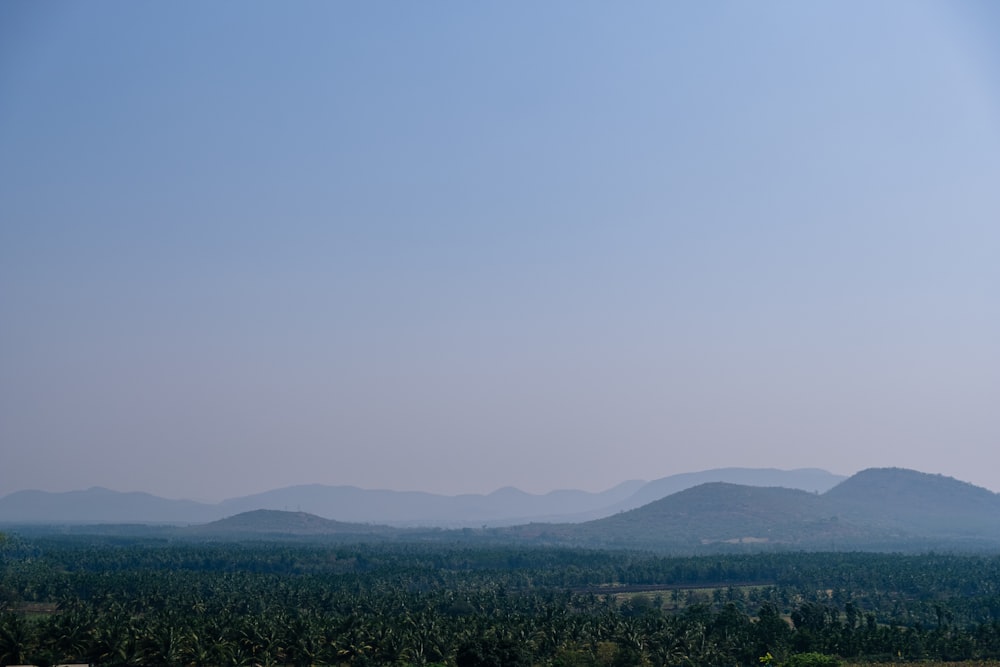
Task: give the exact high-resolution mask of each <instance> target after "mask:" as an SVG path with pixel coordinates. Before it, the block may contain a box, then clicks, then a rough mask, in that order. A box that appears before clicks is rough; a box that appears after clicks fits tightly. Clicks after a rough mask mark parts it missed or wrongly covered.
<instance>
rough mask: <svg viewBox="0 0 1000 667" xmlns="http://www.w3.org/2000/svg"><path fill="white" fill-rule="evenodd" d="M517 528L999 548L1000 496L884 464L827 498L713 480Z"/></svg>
mask: <svg viewBox="0 0 1000 667" xmlns="http://www.w3.org/2000/svg"><path fill="white" fill-rule="evenodd" d="M512 532H515V533H517V534H519V535H522V536H528V537H532V538H534V539H539V540H552V541H557V542H560V541H562V542H574V543H580V544H590V545H595V546H596V545H603V546H612V545H629V546H635V547H647V548H679V549H699V548H704V547H706V546H707V547H710V548H723V549H726V548H746V545H755V546H756V547H757V548H768V547H771V548H773V547H778V548H803V549H911V548H918V549H919V548H934V547H942V548H973V549H975V548H997V547H1000V496H998V495H997V494H995V493H992V492H991V491H988V490H986V489H982V488H979V487H976V486H973V485H971V484H968V483H966V482H960V481H958V480H955V479H952V478H949V477H944V476H942V475H929V474H926V473H920V472H916V471H912V470H902V469H898V468H882V469H870V470H865V471H862V472H860V473H858V474H857V475H855V476H853V477H851V478H849V479H848V480H846V481H844V482H842V483H841V484H839V485H838V486H836V487H834V488H833V489H831V490H830V491H827V492H826V493H824V494H814V493H807V492H805V491H800V490H795V489H783V488H757V487H749V486H741V485H735V484H725V483H711V484H703V485H700V486H697V487H694V488H691V489H686V490H684V491H681V492H679V493H676V494H673V495H671V496H668V497H666V498H662V499H660V500H657V501H655V502H652V503H650V504H648V505H645V506H643V507H640V508H638V509H635V510H631V511H628V512H621V513H619V514H616V515H614V516H611V517H607V518H604V519H599V520H596V521H590V522H586V523H582V524H578V525H560V526H543V525H540V524H535V525H532V526H524V527H519V528H517V529H515V530H513V531H512Z"/></svg>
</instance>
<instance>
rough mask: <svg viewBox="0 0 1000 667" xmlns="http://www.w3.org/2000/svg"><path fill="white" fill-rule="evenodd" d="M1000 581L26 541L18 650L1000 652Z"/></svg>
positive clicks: (600, 660) (654, 560)
mask: <svg viewBox="0 0 1000 667" xmlns="http://www.w3.org/2000/svg"><path fill="white" fill-rule="evenodd" d="M634 586H643V587H647V588H655V589H656V590H651V591H648V592H643V593H623V592H621V591H625V590H628V587H634ZM998 587H1000V557H996V556H985V555H983V556H969V555H950V554H927V555H922V556H915V555H907V556H901V555H891V554H866V553H855V554H845V553H835V554H815V553H768V554H758V555H725V556H700V557H683V558H674V557H663V556H657V555H653V554H645V553H634V552H630V553H622V552H609V551H586V550H576V549H544V548H537V549H526V548H502V547H489V548H474V547H469V546H463V545H452V546H446V545H441V544H381V545H363V544H361V545H329V546H323V545H295V544H289V543H283V544H273V543H260V544H192V543H170V542H166V541H148V540H147V541H142V540H128V539H114V540H113V539H92V538H85V537H73V538H47V539H32V540H30V541H27V540H18V539H8V540H6V541H5V542H4V543H3V544H2V545H0V664H3V665H7V664H21V663H26V662H27V663H32V664H38V665H45V664H53V663H56V662H89V663H94V664H101V665H138V664H162V665H223V664H231V665H243V664H245V665H252V664H253V665H278V664H293V665H300V664H301V665H307V664H333V665H427V664H440V665H448V666H453V667H466V666H471V665H497V666H504V667H517V666H519V665H524V666H528V665H552V666H559V665H566V666H568V665H584V666H586V665H759V664H761V662H760V660H761V658H762V657H765V658H766V657H767V656H772V657H773V662H774V663H775V664H782V663H787V662H789V661H794V660H795V656H803V655H807V654H822V655H826V656H837V657H839V658H842V659H851V660H857V659H866V660H893V661H917V660H925V659H938V660H959V659H997V658H1000V590H998ZM813 657H815V658H816V659H819V656H813Z"/></svg>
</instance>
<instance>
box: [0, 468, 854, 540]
mask: <svg viewBox="0 0 1000 667" xmlns="http://www.w3.org/2000/svg"><path fill="white" fill-rule="evenodd" d="M841 479H843V478H841V477H839V476H836V475H832V474H831V473H828V472H825V471H820V470H789V471H784V470H775V469H771V468H768V469H753V468H722V469H718V470H706V471H702V472H697V473H682V474H678V475H671V476H669V477H663V478H660V479H657V480H654V481H652V482H648V483H647V482H643V481H641V480H630V481H627V482H622V483H621V484H618V485H616V486H614V487H612V488H610V489H608V490H606V491H602V492H597V493H593V492H587V491H579V490H568V489H567V490H558V491H552V492H550V493H546V494H530V493H525V492H524V491H520V490H519V489H516V488H513V487H505V488H502V489H498V490H496V491H494V492H493V493H489V494H464V495H458V496H446V495H440V494H434V493H425V492H420V491H388V490H380V489H362V488H358V487H355V486H328V485H322V484H309V485H300V486H290V487H285V488H280V489H274V490H271V491H266V492H263V493H257V494H252V495H248V496H241V497H238V498H231V499H229V500H225V501H223V502H221V503H217V504H208V503H198V502H193V501H190V500H168V499H165V498H159V497H157V496H152V495H150V494H146V493H120V492H117V491H111V490H108V489H103V488H98V487H95V488H91V489H88V490H86V491H71V492H68V493H48V492H43V491H19V492H17V493H12V494H10V495H8V496H6V497H3V498H0V522H4V523H172V524H191V523H205V522H208V521H215V520H217V519H222V518H224V517H228V516H233V515H235V514H240V513H243V512H248V511H251V510H257V509H270V510H284V511H302V512H307V513H310V514H315V515H317V516H322V517H327V518H335V519H337V520H339V521H347V522H355V523H383V524H389V525H394V526H404V527H416V526H425V527H427V526H434V527H444V528H461V527H474V528H479V527H481V526H483V525H488V526H504V525H516V524H521V523H527V522H532V521H535V522H538V521H545V522H570V523H577V522H581V521H587V520H591V519H597V518H601V517H605V516H610V515H612V514H615V513H616V512H619V511H622V510H629V509H633V508H636V507H640V506H642V505H645V504H647V503H649V502H652V501H654V500H658V499H660V498H663V497H665V496H668V495H670V494H672V493H676V492H677V491H681V490H683V489H687V488H690V487H692V486H696V485H698V484H701V483H704V482H731V483H738V484H747V485H751V486H785V487H790V488H798V489H805V490H808V491H815V490H825V489H826V488H829V487H830V486H833V485H834V484H836V483H837V482H838V481H840V480H841Z"/></svg>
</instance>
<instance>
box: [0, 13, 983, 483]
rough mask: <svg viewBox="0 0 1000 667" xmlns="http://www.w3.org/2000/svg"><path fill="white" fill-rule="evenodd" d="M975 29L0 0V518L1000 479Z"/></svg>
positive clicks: (851, 18) (728, 16) (785, 17)
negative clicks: (694, 480) (854, 476)
mask: <svg viewBox="0 0 1000 667" xmlns="http://www.w3.org/2000/svg"><path fill="white" fill-rule="evenodd" d="M998 34H1000V9H997V6H996V4H992V3H990V2H986V1H983V2H964V3H963V2H933V3H929V2H921V1H920V0H899V1H893V0H885V1H880V2H869V1H867V0H865V1H855V2H851V1H844V0H838V1H836V2H798V1H795V2H791V1H790V2H675V3H666V2H648V3H647V2H631V3H610V2H593V3H591V2H580V1H575V0H574V1H573V2H493V3H487V2H457V1H456V2H427V3H416V2H393V3H389V2H321V3H311V2H295V3H284V2H271V3H258V2H242V1H241V2H212V3H202V2H139V3H133V2H99V1H98V2H76V3H71V2H45V1H42V2H36V1H31V2H21V1H18V0H14V1H7V2H4V3H2V4H0V318H2V319H0V494H6V493H10V492H12V491H16V490H19V489H25V488H40V489H46V490H53V491H59V490H69V489H76V488H86V487H89V486H92V485H102V486H107V487H110V488H114V489H118V490H146V491H150V492H153V493H157V494H159V495H165V496H168V497H194V498H199V499H208V500H217V499H221V498H223V497H227V496H233V495H238V494H244V493H250V492H255V491H260V490H264V489H268V488H273V487H278V486H284V485H289V484H295V483H312V482H317V483H326V484H356V485H359V486H364V487H381V488H397V489H422V490H428V491H438V492H445V493H459V492H468V491H473V492H488V491H492V490H494V489H496V488H498V487H500V486H504V485H515V486H518V487H520V488H523V489H525V490H528V491H533V492H541V491H548V490H551V489H554V488H565V487H574V488H584V489H590V490H598V489H603V488H606V487H609V486H611V485H613V484H615V483H617V482H619V481H622V480H624V479H629V478H643V479H653V478H657V477H662V476H665V475H668V474H672V473H677V472H685V471H691V470H700V469H705V468H711V467H717V466H755V467H765V466H767V467H781V468H793V467H822V468H826V469H828V470H831V471H834V472H839V473H853V472H855V471H857V470H860V469H863V468H866V467H871V466H887V465H895V466H903V467H910V468H916V469H919V470H923V471H926V472H940V473H944V474H947V475H951V476H954V477H958V478H959V479H963V480H966V481H971V482H974V483H977V484H980V485H983V486H987V487H989V488H991V489H994V490H1000V39H997V35H998Z"/></svg>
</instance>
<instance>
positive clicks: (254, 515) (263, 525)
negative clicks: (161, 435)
mask: <svg viewBox="0 0 1000 667" xmlns="http://www.w3.org/2000/svg"><path fill="white" fill-rule="evenodd" d="M394 532H396V531H395V529H393V528H390V527H388V526H371V525H367V524H356V523H347V522H344V521H333V520H331V519H324V518H323V517H319V516H316V515H315V514H308V513H306V512H284V511H280V510H253V511H251V512H243V513H241V514H237V515H234V516H230V517H226V518H225V519H219V520H218V521H212V522H210V523H206V524H202V525H199V526H188V527H186V528H181V529H179V530H178V533H177V535H179V536H182V537H197V536H206V537H211V538H213V539H214V538H219V537H235V538H250V537H263V536H267V537H272V538H273V537H281V536H283V537H317V536H327V537H328V536H334V535H338V536H346V535H351V536H372V535H386V534H392V533H394Z"/></svg>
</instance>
